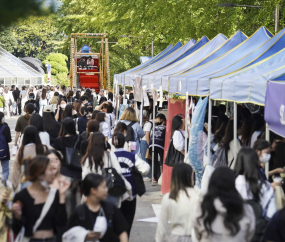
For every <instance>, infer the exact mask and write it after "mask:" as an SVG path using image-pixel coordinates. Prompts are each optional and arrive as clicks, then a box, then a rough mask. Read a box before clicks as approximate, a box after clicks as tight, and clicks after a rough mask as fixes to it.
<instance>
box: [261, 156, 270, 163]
mask: <svg viewBox="0 0 285 242" xmlns="http://www.w3.org/2000/svg"><path fill="white" fill-rule="evenodd" d="M270 158H271V154H262V157H260V158H259V160H260V162H261V163H267V162H268V161H269V160H270Z"/></svg>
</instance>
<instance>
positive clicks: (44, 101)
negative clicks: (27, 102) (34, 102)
mask: <svg viewBox="0 0 285 242" xmlns="http://www.w3.org/2000/svg"><path fill="white" fill-rule="evenodd" d="M39 105H40V111H39V114H40V115H41V116H42V115H43V110H44V107H45V106H47V105H48V100H47V89H46V88H43V89H42V93H41V96H40V101H39Z"/></svg>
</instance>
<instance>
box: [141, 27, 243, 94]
mask: <svg viewBox="0 0 285 242" xmlns="http://www.w3.org/2000/svg"><path fill="white" fill-rule="evenodd" d="M246 38H247V37H246V36H245V35H244V34H243V33H242V32H241V31H238V32H236V33H235V34H234V35H233V36H232V37H231V38H230V39H228V40H227V41H226V42H225V43H224V44H223V45H221V46H220V47H219V48H218V49H217V50H216V51H214V52H212V53H211V54H210V55H208V56H206V57H205V58H204V59H202V60H201V61H200V62H198V63H197V65H201V63H202V64H206V63H207V61H209V62H210V61H212V60H215V59H217V58H218V57H220V56H222V55H224V54H225V53H226V52H228V51H229V50H231V49H232V48H234V47H235V46H237V45H239V44H240V43H242V42H243V41H244V40H245V39H246ZM197 65H195V66H194V67H196V66H197ZM194 67H193V68H194ZM155 74H156V73H153V74H151V75H155ZM151 75H150V76H144V77H143V80H145V79H146V78H147V77H148V78H149V79H151V78H152V76H151ZM168 78H169V76H163V77H162V78H161V81H162V83H163V84H164V85H163V88H164V89H165V85H167V87H168ZM152 84H153V82H152ZM160 84H161V83H160V82H158V83H157V84H156V85H155V86H156V88H159V86H160ZM165 90H168V89H165Z"/></svg>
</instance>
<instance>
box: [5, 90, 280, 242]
mask: <svg viewBox="0 0 285 242" xmlns="http://www.w3.org/2000/svg"><path fill="white" fill-rule="evenodd" d="M22 89H23V90H22V91H21V92H19V95H18V96H16V99H15V98H14V93H16V91H17V93H18V91H19V90H18V88H17V87H14V86H12V90H10V91H9V90H8V87H4V95H7V98H8V97H9V98H8V99H7V100H11V102H10V101H9V102H8V104H7V106H6V102H5V112H6V115H7V117H10V115H16V113H18V114H21V116H20V117H19V118H18V120H17V123H16V127H15V131H16V135H15V140H13V142H14V144H13V154H10V150H9V146H8V144H9V143H10V142H11V141H12V138H11V130H10V128H9V125H8V123H7V122H5V115H4V113H3V112H0V120H1V122H0V145H1V147H3V148H2V149H1V150H0V160H1V166H2V173H3V176H2V178H1V179H2V183H3V184H5V186H7V187H10V190H11V191H13V194H14V195H13V201H9V198H10V197H11V196H10V195H9V193H8V190H9V189H8V188H7V189H4V192H2V194H1V201H2V204H1V205H2V206H3V207H7V208H10V209H11V210H12V214H13V216H12V218H11V223H10V224H6V225H5V226H7V227H8V233H7V238H9V239H8V241H12V240H10V239H11V237H13V236H14V237H17V239H18V241H24V240H21V239H20V237H21V236H22V237H23V238H25V239H27V241H31V242H44V241H45V242H55V241H74V242H75V241H102V242H103V241H112V242H113V241H121V242H127V241H129V238H130V234H131V228H132V224H133V220H134V216H135V213H136V204H137V196H141V195H142V194H144V192H145V187H144V181H149V180H151V178H153V182H158V179H159V178H160V177H161V175H162V173H163V170H162V162H163V160H164V158H165V157H164V148H165V147H164V145H165V135H166V117H165V115H164V114H163V113H162V112H159V108H158V106H155V109H157V110H155V113H156V115H155V117H153V113H154V110H153V109H154V108H153V106H154V102H153V100H152V97H151V96H149V106H147V107H142V105H141V103H139V102H134V95H133V92H128V91H127V92H126V93H124V92H123V91H122V90H120V92H119V95H120V96H119V97H118V100H119V102H117V103H116V102H115V100H114V99H115V98H114V96H113V93H111V92H109V93H107V94H106V93H104V90H100V91H99V93H98V94H97V93H96V91H95V90H91V89H89V88H86V89H85V88H84V87H82V88H76V87H73V88H72V89H71V88H70V87H65V86H61V87H60V86H59V85H57V86H37V87H29V88H28V89H27V88H26V87H23V88H22ZM12 98H13V99H12ZM125 99H126V101H125ZM5 100H6V98H5ZM15 103H16V106H15ZM23 103H24V105H22V104H23ZM123 103H127V104H128V105H127V106H126V107H125V109H124V111H122V113H121V115H120V121H119V122H117V121H116V117H115V113H117V111H118V113H119V111H120V109H121V105H123ZM10 104H11V105H10ZM9 105H10V106H12V107H13V110H11V109H10V106H9ZM135 106H136V107H135ZM14 107H16V108H15V109H14ZM10 111H11V112H10ZM190 116H192V114H191V115H190ZM211 118H212V122H211V123H212V125H211V130H210V131H211V132H209V133H210V134H211V135H210V137H208V130H207V129H208V125H207V120H208V117H207V115H206V117H205V125H204V130H203V143H202V144H199V145H200V146H201V147H200V149H201V150H202V151H203V154H204V160H205V165H206V164H209V162H208V161H209V160H210V164H211V165H213V166H214V168H213V172H212V174H211V175H210V176H209V178H208V183H207V185H206V187H205V188H204V193H203V192H201V189H200V188H199V187H197V186H195V184H194V180H195V179H194V176H195V172H194V170H193V168H192V167H191V166H190V165H189V164H187V163H184V157H185V155H186V154H187V151H185V132H188V131H185V124H184V117H182V116H181V115H176V116H174V117H173V119H172V126H171V144H172V145H173V149H174V150H176V151H177V152H178V153H179V154H181V157H183V161H182V162H181V163H180V162H178V164H175V165H174V166H173V171H172V176H171V185H170V192H169V193H167V194H165V195H164V196H163V199H162V207H161V212H160V217H159V222H158V226H157V231H156V235H155V241H156V242H164V241H172V242H174V241H175V242H191V241H199V242H210V241H213V242H216V241H219V242H222V241H224V242H227V241H236V242H242V241H246V242H249V241H256V242H257V241H260V242H261V241H285V234H284V232H283V230H282V225H283V226H284V225H285V223H284V222H285V221H284V216H283V213H284V211H285V210H284V209H282V208H280V207H278V209H281V210H280V211H277V206H276V200H275V192H276V189H277V188H278V187H280V186H282V184H281V181H280V179H278V178H281V177H282V174H284V171H285V170H284V160H285V153H284V151H285V147H284V146H285V141H284V138H282V137H280V136H278V135H275V134H273V133H271V137H270V140H271V141H272V143H269V142H268V141H266V140H265V122H264V118H263V109H261V110H260V112H259V113H257V114H253V115H252V114H251V112H250V111H249V110H248V109H246V108H242V107H239V111H238V125H237V134H238V137H234V125H233V120H232V119H231V117H228V115H226V106H225V105H219V106H218V107H213V110H212V117H211ZM141 119H142V122H143V126H141V125H140V120H141ZM153 120H154V122H155V124H154V123H153ZM190 139H191V137H190ZM208 139H210V154H208V141H207V140H208ZM235 139H236V140H237V142H236V144H237V147H234V143H235V142H234V140H235ZM153 140H154V142H153ZM221 150H222V151H224V152H220V151H221ZM234 152H237V158H236V160H235V159H234V157H235V153H234ZM219 154H225V160H226V165H224V164H223V165H221V164H220V163H219V160H221V159H222V158H223V157H221V156H220V155H219ZM12 155H15V161H14V163H13V167H12V171H11V172H10V170H9V160H10V159H11V156H12ZM151 155H154V163H153V166H152V161H151V158H152V157H151ZM268 162H269V177H268V178H267V176H266V175H265V170H264V169H265V164H266V163H268ZM202 190H203V189H202ZM169 221H170V223H171V224H170V228H169ZM9 236H10V237H9Z"/></svg>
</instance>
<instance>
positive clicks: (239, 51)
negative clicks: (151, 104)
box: [169, 27, 271, 96]
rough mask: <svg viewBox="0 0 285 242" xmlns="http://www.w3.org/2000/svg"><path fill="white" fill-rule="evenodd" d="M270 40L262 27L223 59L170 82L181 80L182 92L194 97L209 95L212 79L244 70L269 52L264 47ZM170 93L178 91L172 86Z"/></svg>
mask: <svg viewBox="0 0 285 242" xmlns="http://www.w3.org/2000/svg"><path fill="white" fill-rule="evenodd" d="M270 38H271V37H270V36H269V35H268V32H267V30H266V28H264V27H261V28H260V29H259V30H258V31H256V32H255V33H254V34H253V35H252V36H251V37H250V38H248V39H247V40H245V41H243V42H242V43H241V44H239V45H238V46H236V47H235V48H233V49H231V50H230V51H228V52H227V53H225V54H224V55H222V56H221V57H219V58H217V59H215V60H213V61H211V62H209V63H207V64H205V65H203V66H200V67H198V68H195V69H192V70H191V71H189V72H186V73H184V74H182V75H179V76H173V77H170V79H169V82H170V83H175V81H177V79H179V80H180V81H181V82H182V84H181V86H182V90H184V91H185V92H184V93H186V91H188V93H189V94H192V95H201V96H205V95H208V94H209V80H210V78H214V77H218V76H223V75H226V74H229V73H232V72H234V71H236V70H239V69H242V68H244V67H245V66H246V65H248V64H249V63H250V62H251V61H253V60H254V59H256V58H257V57H258V56H260V55H261V54H262V53H263V52H264V51H266V50H268V47H267V46H266V47H264V45H265V44H266V43H267V42H268V41H269V40H270ZM260 47H263V48H260ZM169 91H170V92H177V91H178V90H176V89H175V86H173V85H170V88H169Z"/></svg>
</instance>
